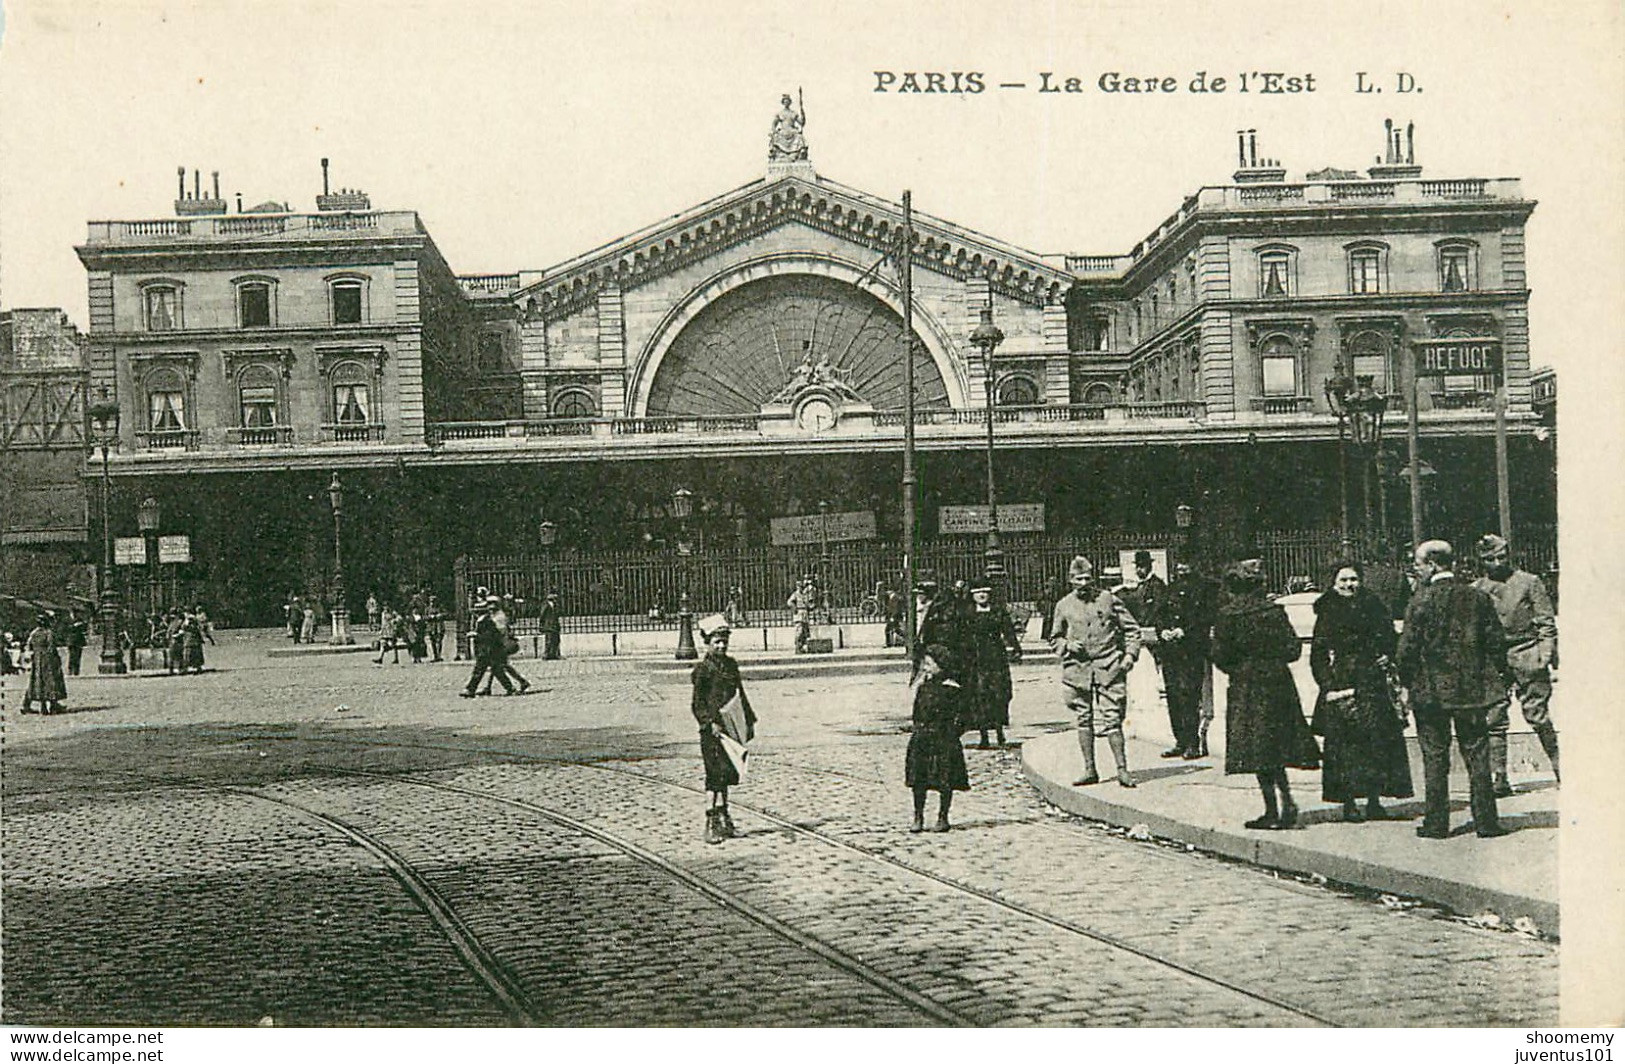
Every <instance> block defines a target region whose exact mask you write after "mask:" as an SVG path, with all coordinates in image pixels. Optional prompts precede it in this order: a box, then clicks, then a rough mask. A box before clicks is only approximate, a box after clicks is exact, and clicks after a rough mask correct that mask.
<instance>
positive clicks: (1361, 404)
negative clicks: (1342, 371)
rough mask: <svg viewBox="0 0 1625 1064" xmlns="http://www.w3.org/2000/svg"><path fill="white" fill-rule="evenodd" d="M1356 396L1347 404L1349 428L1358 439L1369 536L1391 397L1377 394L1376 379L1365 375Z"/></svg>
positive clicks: (1385, 522) (1380, 532)
mask: <svg viewBox="0 0 1625 1064" xmlns="http://www.w3.org/2000/svg"><path fill="white" fill-rule="evenodd" d="M1354 380H1355V390H1354V394H1353V395H1351V396H1349V397H1348V398H1347V399H1345V400H1344V403H1345V405H1347V407H1348V410H1349V426H1350V428H1351V429H1352V432H1353V436H1354V446H1355V450H1356V453H1357V454H1359V456H1360V483H1361V489H1360V495H1361V498H1362V499H1363V500H1364V502H1365V527H1366V534H1367V535H1370V532H1371V528H1372V525H1371V495H1372V490H1371V480H1372V478H1371V475H1370V474H1371V467H1372V465H1373V464H1377V465H1378V468H1377V469H1376V478H1375V479H1376V482H1377V485H1376V490H1377V491H1378V492H1381V491H1382V490H1383V487H1382V469H1381V467H1380V463H1376V461H1375V460H1376V458H1379V457H1380V455H1381V453H1382V419H1383V415H1384V414H1386V413H1387V411H1388V397H1387V396H1386V395H1383V394H1382V393H1381V392H1379V391H1377V389H1376V386H1375V381H1376V378H1375V377H1374V376H1372V375H1370V374H1361V375H1360V376H1358V377H1355V378H1354ZM1387 509H1388V507H1387V505H1386V504H1384V505H1382V506H1381V507H1380V514H1381V527H1379V528H1378V529H1377V532H1378V535H1379V536H1385V535H1386V534H1387V532H1388V528H1387V525H1388V517H1387Z"/></svg>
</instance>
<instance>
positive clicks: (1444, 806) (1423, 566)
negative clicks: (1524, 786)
mask: <svg viewBox="0 0 1625 1064" xmlns="http://www.w3.org/2000/svg"><path fill="white" fill-rule="evenodd" d="M1416 570H1417V574H1418V576H1419V577H1420V579H1421V587H1420V588H1418V590H1417V592H1416V594H1415V595H1414V596H1413V597H1412V598H1411V603H1410V606H1409V608H1407V609H1406V611H1405V630H1404V632H1403V633H1402V634H1401V636H1400V638H1399V650H1398V652H1397V654H1396V655H1395V662H1394V663H1395V665H1396V666H1397V667H1398V669H1399V677H1400V680H1401V681H1402V682H1403V683H1404V684H1405V686H1406V687H1408V688H1409V689H1410V693H1411V709H1412V711H1413V712H1414V713H1415V715H1416V738H1417V741H1418V743H1420V745H1421V747H1422V773H1423V779H1424V781H1425V782H1424V792H1425V795H1426V812H1425V813H1424V815H1423V819H1422V826H1421V827H1419V828H1417V829H1416V833H1417V834H1418V835H1420V836H1421V837H1422V838H1425V839H1443V838H1447V837H1449V835H1450V732H1451V729H1452V728H1454V729H1455V733H1456V745H1457V746H1458V747H1460V749H1461V759H1462V760H1463V761H1465V762H1466V763H1467V781H1468V786H1469V790H1470V794H1471V802H1472V809H1473V826H1474V828H1476V829H1477V831H1478V834H1479V835H1480V836H1481V837H1483V838H1492V837H1494V836H1497V835H1504V834H1506V829H1505V828H1503V827H1501V821H1500V817H1499V816H1498V815H1497V813H1496V809H1495V786H1494V784H1493V783H1492V782H1491V779H1490V735H1489V722H1488V715H1489V710H1490V707H1491V706H1493V705H1494V704H1495V703H1496V702H1497V701H1498V700H1499V699H1501V698H1503V697H1504V696H1505V694H1506V689H1507V686H1508V682H1509V677H1508V675H1507V673H1508V669H1507V663H1506V637H1505V635H1504V633H1503V631H1502V629H1501V621H1500V618H1498V617H1497V616H1496V615H1495V604H1494V603H1493V602H1491V601H1490V597H1489V596H1488V595H1486V594H1485V593H1484V592H1482V591H1480V590H1478V589H1477V588H1475V587H1473V586H1472V585H1470V584H1468V583H1466V582H1464V581H1460V580H1457V579H1456V578H1455V576H1456V574H1455V571H1454V570H1455V553H1454V552H1453V551H1452V550H1451V547H1450V544H1448V543H1446V542H1445V541H1444V540H1439V539H1435V540H1429V541H1428V542H1426V543H1423V544H1422V545H1421V546H1419V547H1417V548H1416Z"/></svg>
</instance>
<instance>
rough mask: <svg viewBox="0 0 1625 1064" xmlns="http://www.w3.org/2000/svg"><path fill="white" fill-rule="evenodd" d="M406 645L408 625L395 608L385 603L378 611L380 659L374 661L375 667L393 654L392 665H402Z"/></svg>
mask: <svg viewBox="0 0 1625 1064" xmlns="http://www.w3.org/2000/svg"><path fill="white" fill-rule="evenodd" d="M405 644H406V623H405V619H404V618H402V617H401V615H400V614H398V613H396V612H395V607H393V606H391V605H390V604H389V603H387V602H386V603H384V604H383V605H382V606H381V607H379V610H378V657H377V658H375V659H374V660H373V664H374V665H382V664H383V663H384V655H385V654H386V653H393V654H394V659H393V660H392V661H391V662H390V664H392V665H399V664H400V663H401V647H402V646H404V645H405Z"/></svg>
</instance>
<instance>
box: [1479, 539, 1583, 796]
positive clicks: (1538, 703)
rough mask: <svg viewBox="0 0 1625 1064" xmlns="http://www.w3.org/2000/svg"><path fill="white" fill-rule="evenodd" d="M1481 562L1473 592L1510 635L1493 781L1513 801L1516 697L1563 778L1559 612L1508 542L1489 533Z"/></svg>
mask: <svg viewBox="0 0 1625 1064" xmlns="http://www.w3.org/2000/svg"><path fill="white" fill-rule="evenodd" d="M1478 558H1479V562H1480V564H1482V565H1483V567H1484V575H1483V576H1481V577H1479V578H1478V579H1477V580H1475V581H1473V587H1475V588H1477V589H1478V590H1480V591H1482V592H1484V593H1485V594H1486V595H1488V596H1489V597H1490V601H1491V602H1493V603H1494V604H1495V615H1496V616H1497V617H1499V618H1500V620H1501V628H1502V630H1503V631H1504V632H1505V633H1506V657H1507V668H1508V669H1510V670H1511V675H1512V683H1511V685H1510V686H1509V688H1508V690H1507V691H1505V692H1503V693H1502V696H1501V697H1500V698H1499V699H1497V700H1496V702H1495V704H1494V705H1492V706H1491V707H1490V715H1489V726H1490V779H1491V780H1492V782H1493V783H1494V784H1495V796H1496V797H1497V798H1510V797H1512V793H1513V792H1512V784H1511V782H1510V781H1509V780H1508V779H1507V731H1508V729H1509V727H1510V725H1511V716H1512V695H1514V694H1516V695H1517V697H1518V709H1519V711H1520V712H1522V714H1523V719H1524V722H1525V723H1526V724H1528V725H1529V729H1530V730H1531V731H1533V732H1534V733H1535V737H1536V738H1537V739H1539V740H1540V747H1541V749H1542V750H1544V751H1546V758H1547V760H1549V761H1550V762H1551V763H1552V775H1554V776H1556V777H1557V778H1558V780H1559V781H1561V780H1562V778H1563V777H1562V775H1561V773H1560V772H1559V770H1558V762H1557V728H1556V726H1554V725H1553V724H1552V714H1551V705H1552V673H1551V664H1552V662H1553V661H1554V660H1555V659H1556V658H1557V612H1556V610H1555V609H1554V608H1553V606H1552V599H1551V596H1550V595H1548V594H1547V593H1546V585H1545V584H1544V583H1543V582H1542V581H1541V579H1540V577H1538V576H1536V575H1535V574H1534V573H1528V572H1525V571H1524V570H1522V569H1519V568H1516V567H1515V566H1514V565H1513V564H1512V559H1511V552H1510V551H1509V550H1508V548H1507V541H1506V540H1504V539H1502V538H1501V537H1500V536H1497V535H1494V534H1486V535H1485V536H1483V537H1482V538H1481V539H1480V540H1479V541H1478Z"/></svg>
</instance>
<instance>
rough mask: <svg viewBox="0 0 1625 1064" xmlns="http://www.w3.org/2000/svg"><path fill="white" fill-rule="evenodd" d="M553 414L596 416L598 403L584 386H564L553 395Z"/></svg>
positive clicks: (558, 416) (569, 416)
mask: <svg viewBox="0 0 1625 1064" xmlns="http://www.w3.org/2000/svg"><path fill="white" fill-rule="evenodd" d="M553 416H554V417H556V418H583V417H597V416H598V404H597V403H595V402H594V401H593V398H592V393H591V392H589V391H587V389H585V388H566V389H565V390H563V391H561V392H559V393H558V394H557V395H555V396H554V397H553Z"/></svg>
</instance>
